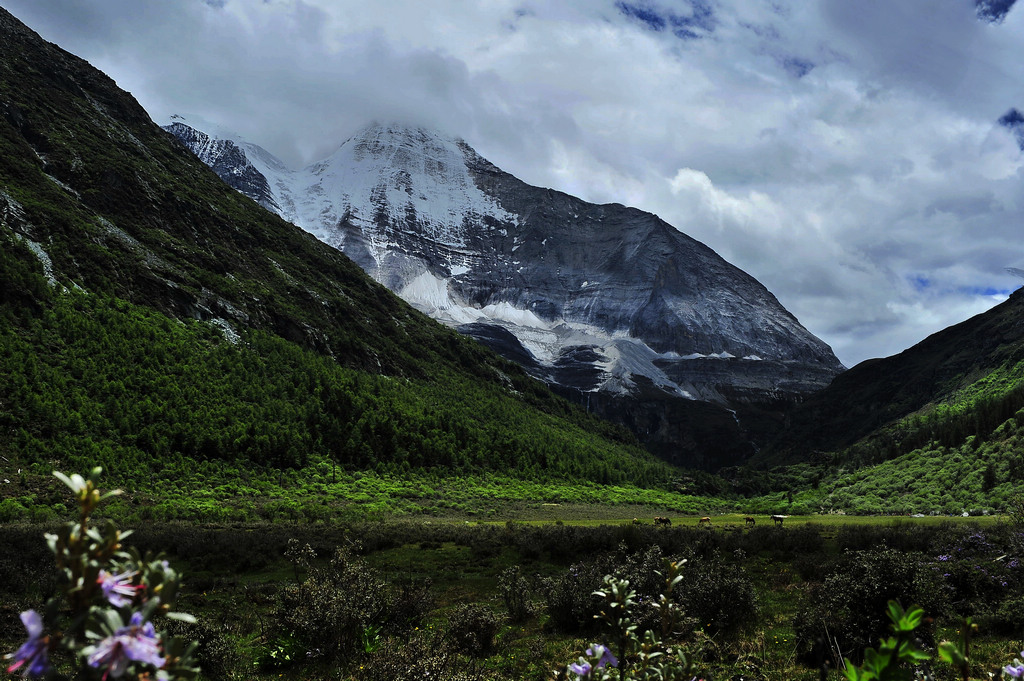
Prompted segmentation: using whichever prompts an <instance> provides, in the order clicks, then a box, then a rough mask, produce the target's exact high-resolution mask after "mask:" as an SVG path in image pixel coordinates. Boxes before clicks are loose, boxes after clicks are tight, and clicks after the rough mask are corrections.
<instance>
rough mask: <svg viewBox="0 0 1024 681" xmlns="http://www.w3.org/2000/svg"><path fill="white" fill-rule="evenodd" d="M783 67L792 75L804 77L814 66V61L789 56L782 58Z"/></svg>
mask: <svg viewBox="0 0 1024 681" xmlns="http://www.w3.org/2000/svg"><path fill="white" fill-rule="evenodd" d="M782 68H784V69H786V73H788V74H789V75H791V76H794V77H796V78H803V77H804V76H806V75H807V74H808V73H810V72H811V69H813V68H814V63H813V62H810V61H808V60H806V59H801V58H800V57H787V58H785V59H783V60H782Z"/></svg>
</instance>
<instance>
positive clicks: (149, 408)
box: [0, 10, 673, 484]
mask: <svg viewBox="0 0 1024 681" xmlns="http://www.w3.org/2000/svg"><path fill="white" fill-rule="evenodd" d="M0 114H2V115H0V244H2V248H0V367H2V368H0V456H2V457H3V459H4V463H3V467H4V474H5V475H6V474H7V473H8V471H7V468H8V467H11V469H12V471H13V469H14V468H17V467H21V466H30V467H31V470H34V471H37V472H44V473H46V474H48V472H49V470H50V469H51V468H52V467H54V466H66V465H69V464H71V465H73V466H75V467H77V468H78V470H81V466H82V465H85V464H88V463H89V462H93V463H104V464H105V465H106V466H107V467H108V468H111V469H113V470H114V471H115V472H118V473H121V474H122V475H125V476H130V477H137V476H143V477H146V476H148V477H150V478H157V479H167V477H166V476H170V479H173V471H174V470H175V468H176V467H178V468H181V467H186V468H187V467H188V466H189V462H199V461H227V462H232V461H235V462H237V461H243V460H244V461H245V462H246V463H247V465H248V464H251V465H255V466H277V467H295V466H302V465H305V464H307V463H313V462H317V461H322V462H334V463H338V464H341V465H343V466H348V467H349V468H367V469H383V470H387V471H395V472H401V471H402V470H407V469H409V468H417V467H418V468H440V469H443V470H445V471H450V472H473V471H486V470H501V471H502V472H504V473H505V474H514V475H522V476H528V477H533V478H548V477H555V478H561V479H573V478H581V479H587V480H593V481H597V482H605V481H623V482H627V481H628V482H635V483H638V484H655V483H660V482H664V481H665V480H667V479H668V478H669V477H670V476H671V475H672V472H673V469H671V468H669V467H668V466H666V465H664V464H661V463H659V462H656V461H654V460H653V459H652V458H651V457H650V456H649V455H647V454H646V453H644V452H642V451H641V450H640V449H639V448H638V447H636V446H635V443H634V441H633V440H632V438H631V437H630V436H629V435H627V434H625V432H624V431H622V430H620V429H617V428H614V427H612V426H610V425H608V424H606V423H604V422H602V421H599V420H597V419H594V418H592V417H589V416H587V415H586V414H585V413H583V412H582V411H579V410H577V409H574V408H572V407H570V406H569V405H568V403H566V402H564V401H563V400H561V399H559V398H557V397H555V396H554V395H553V394H552V393H550V392H549V391H548V390H547V389H546V388H544V386H543V385H542V384H540V383H539V382H537V381H535V380H533V379H531V378H529V377H527V376H526V375H525V374H524V373H523V372H522V371H521V370H520V369H519V368H518V367H517V366H516V365H514V364H512V363H511V362H507V361H505V360H503V359H501V358H499V357H498V356H497V355H495V354H493V353H492V352H490V351H488V350H486V349H485V348H483V347H482V346H480V345H479V344H477V343H476V342H474V341H471V340H468V339H466V338H464V337H462V336H460V335H459V334H458V333H456V332H455V331H453V330H450V329H446V328H444V327H443V326H441V325H439V324H437V323H434V322H432V321H431V320H429V319H428V318H427V317H425V316H424V315H422V314H420V313H419V312H417V311H415V310H414V309H412V308H411V307H410V306H408V305H407V304H406V303H404V302H402V301H401V300H399V299H398V298H397V297H395V296H394V295H392V294H391V293H390V292H388V291H387V290H386V289H385V288H384V287H382V286H380V285H378V284H376V283H375V282H373V281H372V280H371V279H369V278H368V277H367V276H366V275H365V274H364V273H363V272H362V270H360V269H359V268H358V267H357V266H355V265H354V264H353V263H352V262H351V261H350V260H348V258H346V257H345V256H344V255H342V254H341V253H340V252H338V251H337V250H335V249H333V248H331V247H329V246H327V245H325V244H323V243H321V242H320V241H318V240H317V239H315V238H314V237H312V236H311V235H309V234H307V233H305V232H303V231H302V230H300V229H298V228H297V227H295V226H293V225H291V224H289V223H287V222H285V221H284V220H282V219H280V218H278V217H276V216H274V215H272V214H270V213H268V212H267V211H266V210H264V209H263V208H261V207H259V206H258V205H257V204H255V203H254V202H252V201H251V200H249V199H247V198H246V197H244V196H242V195H241V194H239V193H237V192H235V191H234V190H232V189H231V188H229V187H228V186H226V185H225V184H224V183H223V182H221V181H220V180H219V178H218V177H217V176H216V175H215V174H214V173H213V171H211V170H209V169H208V168H207V167H206V166H205V165H203V164H202V163H201V162H200V161H199V160H198V159H196V158H195V157H194V156H193V155H192V154H191V153H190V152H189V151H188V150H186V149H185V148H184V147H183V146H182V145H181V144H180V143H178V142H177V141H176V140H175V139H174V138H173V137H172V136H171V135H170V134H168V133H166V132H165V131H163V130H161V129H160V128H159V127H158V126H157V125H155V124H154V123H153V122H152V121H150V119H149V117H148V116H147V115H146V113H145V111H144V110H143V109H142V108H141V107H140V106H139V105H138V103H137V102H136V101H135V100H134V99H133V98H132V97H131V96H130V95H129V94H127V93H125V92H123V91H121V90H119V89H118V88H117V87H116V86H115V84H114V83H113V81H112V80H110V79H109V78H108V77H106V76H105V75H103V74H102V73H100V72H99V71H97V70H95V69H94V68H92V67H91V66H90V65H89V64H88V63H86V62H85V61H83V60H81V59H78V58H77V57H74V56H73V55H70V54H68V53H67V52H64V51H63V50H61V49H59V48H58V47H56V46H54V45H52V44H49V43H46V42H45V41H43V40H42V39H40V38H39V36H38V35H36V34H35V33H33V32H32V31H30V30H29V29H27V28H26V27H25V26H24V25H22V24H21V23H19V22H18V21H17V20H16V19H15V18H14V17H12V16H11V15H10V14H8V13H7V12H5V11H3V10H0ZM12 475H13V473H12ZM162 476H163V477H162Z"/></svg>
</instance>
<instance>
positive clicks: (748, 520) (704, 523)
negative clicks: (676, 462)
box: [633, 515, 789, 527]
mask: <svg viewBox="0 0 1024 681" xmlns="http://www.w3.org/2000/svg"><path fill="white" fill-rule="evenodd" d="M770 517H771V520H772V522H773V523H775V527H782V521H783V520H785V519H786V518H788V517H789V516H785V515H773V516H770ZM633 524H634V525H643V521H642V520H640V519H639V518H633ZM654 524H655V525H665V526H670V525H672V519H671V518H669V517H668V516H662V515H656V516H654ZM744 524H745V525H746V526H747V527H753V526H754V525H757V519H756V518H754V517H753V516H749V515H748V516H746V517H745V518H744ZM697 527H711V517H710V516H704V517H703V518H701V519H700V520H698V521H697Z"/></svg>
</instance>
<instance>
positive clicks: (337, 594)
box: [277, 549, 387, 661]
mask: <svg viewBox="0 0 1024 681" xmlns="http://www.w3.org/2000/svg"><path fill="white" fill-rule="evenodd" d="M385 596H386V594H385V590H384V582H383V581H382V580H381V579H380V578H379V577H378V576H377V574H376V573H375V572H374V571H373V570H371V569H370V568H368V567H367V566H366V565H365V564H363V563H362V562H361V561H359V560H356V559H354V558H353V557H352V555H351V554H350V553H349V551H347V550H346V549H338V550H337V551H336V553H335V555H334V558H333V559H332V560H331V563H330V566H328V567H326V568H323V569H311V570H310V571H309V574H308V575H307V576H306V579H305V581H303V582H302V583H301V584H298V585H297V586H292V587H288V588H286V589H285V590H284V592H283V593H282V594H281V604H280V607H279V608H278V612H277V616H278V619H279V621H280V622H281V623H282V625H283V627H284V629H285V631H287V632H289V633H291V634H293V635H294V636H295V637H296V638H297V639H298V640H299V641H301V642H302V644H303V645H305V646H306V651H307V652H308V653H312V654H317V653H318V654H319V655H322V656H324V657H325V658H326V659H328V660H332V661H338V660H343V659H345V658H347V657H349V656H350V655H351V654H352V653H354V652H355V651H356V650H357V649H358V647H359V646H360V642H361V640H362V634H363V631H364V630H365V629H366V628H367V627H371V626H379V625H381V624H383V623H384V621H385V617H384V616H385V614H386V612H387V603H386V601H385Z"/></svg>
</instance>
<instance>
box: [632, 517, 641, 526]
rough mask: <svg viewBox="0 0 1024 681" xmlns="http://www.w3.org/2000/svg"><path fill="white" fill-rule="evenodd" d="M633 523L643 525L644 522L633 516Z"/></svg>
mask: <svg viewBox="0 0 1024 681" xmlns="http://www.w3.org/2000/svg"><path fill="white" fill-rule="evenodd" d="M633 524H634V525H643V523H641V522H640V519H639V518H633Z"/></svg>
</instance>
